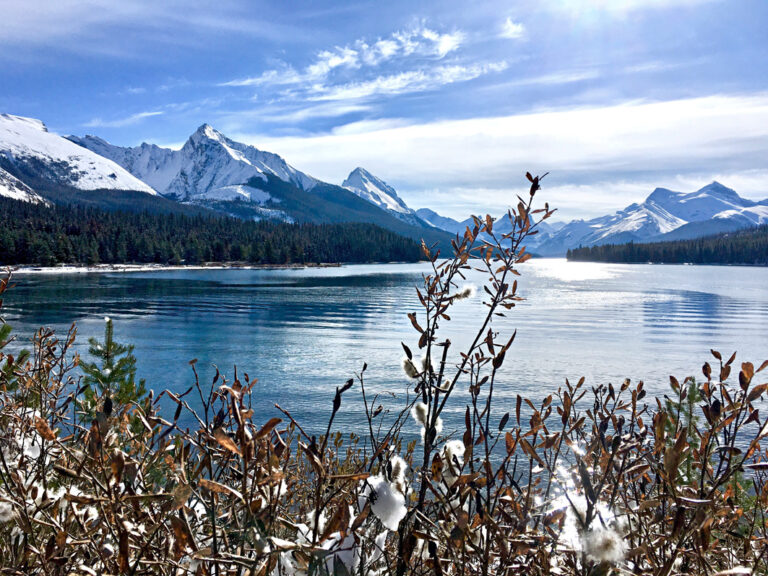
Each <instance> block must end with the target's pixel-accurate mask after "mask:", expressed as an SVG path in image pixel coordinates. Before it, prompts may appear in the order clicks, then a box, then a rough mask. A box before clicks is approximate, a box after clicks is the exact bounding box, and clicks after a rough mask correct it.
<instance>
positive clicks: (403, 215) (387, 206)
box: [341, 166, 434, 227]
mask: <svg viewBox="0 0 768 576" xmlns="http://www.w3.org/2000/svg"><path fill="white" fill-rule="evenodd" d="M341 185H342V187H344V188H346V189H347V190H349V191H350V192H352V193H354V194H355V195H357V196H359V197H360V198H362V199H363V200H367V201H368V202H370V203H371V204H373V205H374V206H378V207H379V208H381V209H382V210H386V211H387V212H389V213H390V214H392V216H394V217H395V218H398V219H400V220H402V221H404V222H407V223H408V224H411V225H413V226H418V227H429V226H431V224H428V223H427V222H425V221H424V220H423V219H422V218H421V217H420V216H419V215H418V214H417V213H416V212H415V211H414V210H412V209H411V208H409V207H408V205H407V204H406V203H405V202H404V201H403V199H402V198H400V196H398V195H397V191H396V190H395V189H394V188H393V187H392V186H390V185H389V184H387V183H386V182H384V180H382V179H381V178H377V177H376V176H374V175H373V174H371V173H370V172H368V170H366V169H365V168H360V167H359V166H358V167H357V168H355V169H354V170H352V172H350V173H349V176H347V179H346V180H344V182H342V184H341ZM433 227H434V226H433Z"/></svg>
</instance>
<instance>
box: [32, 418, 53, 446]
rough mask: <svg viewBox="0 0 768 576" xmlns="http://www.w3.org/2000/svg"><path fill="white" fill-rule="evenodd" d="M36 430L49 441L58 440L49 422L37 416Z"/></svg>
mask: <svg viewBox="0 0 768 576" xmlns="http://www.w3.org/2000/svg"><path fill="white" fill-rule="evenodd" d="M35 430H37V433H38V434H40V436H42V437H43V438H44V439H45V440H48V441H49V442H53V441H54V440H56V434H54V433H53V430H51V427H50V426H48V422H46V421H45V420H43V419H42V418H40V417H37V416H35Z"/></svg>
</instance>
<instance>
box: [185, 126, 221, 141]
mask: <svg viewBox="0 0 768 576" xmlns="http://www.w3.org/2000/svg"><path fill="white" fill-rule="evenodd" d="M224 138H226V137H225V136H224V135H223V134H222V133H221V132H219V131H218V130H216V128H214V127H213V126H211V125H210V124H208V123H206V124H201V125H200V127H199V128H198V129H197V130H195V131H194V133H193V134H192V135H191V136H190V137H189V140H190V141H192V142H193V143H198V142H200V141H202V140H216V141H217V142H221V141H222V139H224Z"/></svg>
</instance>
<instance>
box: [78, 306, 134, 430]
mask: <svg viewBox="0 0 768 576" xmlns="http://www.w3.org/2000/svg"><path fill="white" fill-rule="evenodd" d="M105 320H106V327H105V329H104V342H103V343H101V342H99V341H98V340H97V339H96V338H90V339H89V340H88V343H89V344H90V347H89V348H88V353H89V354H90V355H91V356H93V357H94V358H95V359H96V360H95V361H93V362H81V364H80V367H81V369H82V371H83V374H84V377H83V385H84V392H83V395H84V398H85V401H84V402H83V407H84V408H85V410H86V411H87V412H89V413H92V412H95V411H96V410H101V409H102V406H103V405H104V404H106V403H109V404H110V405H111V406H112V407H113V409H112V410H113V412H114V414H115V415H117V416H120V415H122V414H123V413H124V412H125V411H126V409H127V408H128V407H129V406H130V404H131V403H133V402H140V401H141V400H142V399H144V397H145V396H146V394H147V390H146V388H145V383H144V380H143V379H141V380H139V382H138V384H137V383H136V357H135V356H134V355H133V346H129V345H126V344H120V343H118V342H116V341H115V339H114V326H113V325H112V320H111V319H110V318H106V319H105Z"/></svg>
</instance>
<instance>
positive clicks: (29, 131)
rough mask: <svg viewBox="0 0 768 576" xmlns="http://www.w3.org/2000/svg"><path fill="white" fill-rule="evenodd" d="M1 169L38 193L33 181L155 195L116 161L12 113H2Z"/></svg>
mask: <svg viewBox="0 0 768 576" xmlns="http://www.w3.org/2000/svg"><path fill="white" fill-rule="evenodd" d="M0 168H2V169H3V170H4V171H5V172H6V173H9V175H11V176H13V178H14V179H15V180H16V181H20V182H22V183H24V184H25V185H26V186H27V187H28V188H30V189H33V190H35V191H36V192H41V190H36V186H35V185H30V182H29V181H32V180H34V181H35V182H36V183H52V184H55V185H57V186H66V187H70V188H75V189H78V190H131V191H137V192H145V193H147V194H153V195H154V194H155V191H154V190H153V189H152V188H151V187H150V186H148V185H147V184H145V183H144V182H142V181H141V180H139V179H138V178H136V177H135V176H132V175H131V174H129V173H128V172H127V171H126V170H124V169H123V168H121V167H120V166H119V165H117V164H116V163H115V162H113V161H111V160H108V159H107V158H104V157H102V156H100V155H98V154H95V153H93V152H91V151H90V150H86V149H84V148H82V147H80V146H77V145H76V144H74V143H72V142H70V141H69V140H67V139H66V138H62V137H61V136H58V135H57V134H54V133H52V132H49V131H48V129H47V128H46V126H45V124H43V123H42V122H41V121H40V120H34V119H32V118H22V117H20V116H12V115H10V114H0ZM28 179H29V181H28ZM5 180H6V186H10V184H8V183H7V182H10V181H9V180H8V179H7V178H5ZM41 185H43V184H41ZM14 189H15V190H19V188H18V184H15V183H14Z"/></svg>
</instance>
